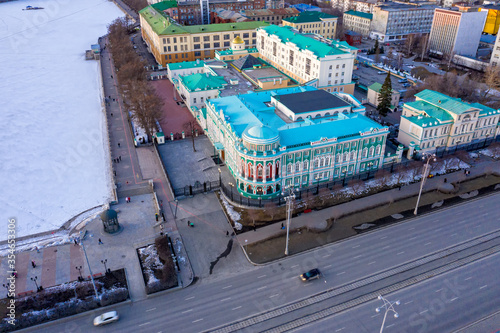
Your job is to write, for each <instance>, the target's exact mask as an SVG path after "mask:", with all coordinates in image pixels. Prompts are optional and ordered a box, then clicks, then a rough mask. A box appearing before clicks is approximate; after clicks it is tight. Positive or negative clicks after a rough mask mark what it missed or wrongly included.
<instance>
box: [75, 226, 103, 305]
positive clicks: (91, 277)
mask: <svg viewBox="0 0 500 333" xmlns="http://www.w3.org/2000/svg"><path fill="white" fill-rule="evenodd" d="M80 245H81V246H82V249H83V253H84V254H85V260H87V266H89V272H90V279H91V280H92V285H93V286H94V292H95V298H96V300H97V302H99V294H98V293H97V288H96V287H95V281H94V276H93V275H92V269H91V268H90V263H89V258H88V257H87V251H86V250H85V244H84V243H83V235H82V232H81V231H80Z"/></svg>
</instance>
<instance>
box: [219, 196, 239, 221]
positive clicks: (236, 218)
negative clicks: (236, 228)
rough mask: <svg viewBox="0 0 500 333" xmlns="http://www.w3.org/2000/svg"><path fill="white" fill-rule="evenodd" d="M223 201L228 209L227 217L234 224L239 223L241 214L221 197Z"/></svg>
mask: <svg viewBox="0 0 500 333" xmlns="http://www.w3.org/2000/svg"><path fill="white" fill-rule="evenodd" d="M221 199H222V204H223V205H224V207H225V208H226V212H227V215H229V217H230V218H231V220H232V221H233V222H236V221H239V220H240V219H241V215H240V213H238V212H237V211H235V210H234V208H233V206H232V205H231V204H230V203H229V202H227V200H226V198H224V197H223V196H221Z"/></svg>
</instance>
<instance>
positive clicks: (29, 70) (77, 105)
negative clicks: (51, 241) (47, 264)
mask: <svg viewBox="0 0 500 333" xmlns="http://www.w3.org/2000/svg"><path fill="white" fill-rule="evenodd" d="M26 5H32V6H39V7H44V8H45V9H43V10H32V11H23V10H22V9H23V8H25V7H26ZM0 6H1V12H2V15H1V19H0V27H1V29H0V50H2V51H1V52H0V63H1V64H2V69H1V70H0V91H1V96H2V97H1V98H0V110H2V111H1V112H2V121H1V122H0V139H1V141H2V145H0V156H2V163H1V164H0V169H1V175H2V177H1V183H0V198H1V199H0V203H1V206H2V209H1V213H0V230H4V231H5V230H7V223H8V219H15V220H16V236H17V237H22V236H27V235H31V234H35V233H41V232H44V231H50V230H56V229H59V228H60V227H61V226H62V225H63V224H64V223H66V222H67V221H69V220H70V219H71V218H73V217H75V216H77V215H78V214H80V213H81V212H84V211H86V210H88V209H89V208H92V207H96V206H100V205H102V204H103V203H106V202H108V201H109V200H110V198H111V195H112V194H111V193H112V192H111V179H110V176H109V175H110V170H109V163H108V159H109V151H108V144H107V134H106V132H107V128H105V126H104V124H105V122H104V116H105V115H104V113H103V110H102V105H101V98H102V96H101V95H102V91H101V83H100V71H99V66H98V62H97V61H86V60H85V50H88V49H90V45H91V44H96V43H97V39H98V37H99V36H102V35H104V34H106V26H107V25H108V24H109V23H111V21H112V20H114V19H115V18H117V17H120V16H123V13H122V12H121V11H120V10H119V8H118V7H116V6H115V5H114V4H113V3H112V2H108V1H102V0H73V1H69V2H68V1H65V0H33V1H29V2H28V1H13V2H7V3H2V4H0ZM92 214H93V212H92V211H90V212H88V214H87V216H90V215H92ZM81 218H85V216H82V217H81ZM6 238H7V232H1V233H0V241H2V240H5V239H6ZM62 238H64V237H62Z"/></svg>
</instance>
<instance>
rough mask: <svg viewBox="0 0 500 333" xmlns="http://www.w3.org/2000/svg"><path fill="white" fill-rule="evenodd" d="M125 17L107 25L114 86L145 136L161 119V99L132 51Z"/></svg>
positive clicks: (151, 134)
mask: <svg viewBox="0 0 500 333" xmlns="http://www.w3.org/2000/svg"><path fill="white" fill-rule="evenodd" d="M128 32H129V22H128V20H127V19H125V18H119V19H116V20H115V21H113V23H112V24H111V25H110V26H109V27H108V37H109V47H110V48H111V53H112V55H113V60H114V63H115V68H116V76H117V79H118V89H119V91H120V93H121V95H122V96H123V101H124V104H125V106H126V107H127V108H128V109H129V110H130V111H132V119H134V121H136V122H137V124H138V125H139V126H141V127H142V128H144V130H145V131H146V134H147V135H148V137H149V138H152V136H153V134H154V133H155V132H156V131H157V126H156V121H157V120H160V119H161V118H162V106H163V101H162V100H161V99H160V97H159V96H158V95H157V94H156V91H155V90H154V88H153V87H152V86H151V85H149V84H148V82H147V79H146V70H145V65H146V64H145V63H144V62H143V61H142V60H141V58H140V57H139V56H138V55H137V53H136V52H135V51H134V49H133V46H132V44H131V42H130V37H129V33H128Z"/></svg>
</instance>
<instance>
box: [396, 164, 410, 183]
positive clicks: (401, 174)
mask: <svg viewBox="0 0 500 333" xmlns="http://www.w3.org/2000/svg"><path fill="white" fill-rule="evenodd" d="M407 173H408V167H407V166H406V165H404V164H399V165H398V166H397V167H396V173H395V178H396V183H397V185H400V184H401V181H402V180H403V179H404V178H405V177H406V175H407Z"/></svg>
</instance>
